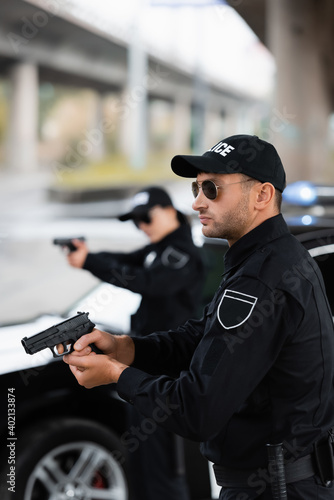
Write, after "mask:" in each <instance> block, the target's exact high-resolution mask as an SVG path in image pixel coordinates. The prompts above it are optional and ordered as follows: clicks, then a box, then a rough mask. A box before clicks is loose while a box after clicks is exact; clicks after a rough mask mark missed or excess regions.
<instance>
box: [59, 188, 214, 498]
mask: <svg viewBox="0 0 334 500" xmlns="http://www.w3.org/2000/svg"><path fill="white" fill-rule="evenodd" d="M119 219H120V220H121V221H127V220H132V221H133V222H134V223H135V224H136V226H137V227H138V228H139V229H141V230H142V231H143V232H144V233H145V234H146V235H147V236H148V238H149V240H150V244H148V245H146V246H145V247H144V248H141V249H140V250H137V251H134V252H131V253H115V252H100V253H90V252H89V250H88V247H87V245H86V244H85V243H84V242H82V241H80V240H75V246H76V247H77V250H76V251H75V252H72V253H70V254H68V256H67V259H68V262H69V264H70V265H72V266H74V267H78V268H83V269H86V270H88V271H90V272H91V273H92V274H93V275H94V276H96V277H98V278H99V279H101V280H103V281H105V282H109V283H113V284H114V285H116V286H120V287H122V288H127V289H129V290H131V291H133V292H137V293H139V294H141V296H142V299H141V303H140V306H139V308H138V310H137V311H136V313H135V314H134V315H133V316H132V318H131V330H132V334H133V335H136V336H140V337H141V336H144V335H147V334H149V333H151V332H153V331H157V330H166V329H169V328H176V327H177V326H178V325H179V324H181V323H183V322H185V321H186V320H187V319H188V318H189V317H191V316H193V315H196V313H197V312H198V311H197V309H198V307H199V305H200V298H201V288H202V286H203V279H204V268H203V263H202V259H201V256H200V253H199V249H198V248H197V247H196V246H195V245H194V243H193V241H192V236H191V228H190V225H189V223H188V221H187V219H186V217H185V216H184V215H183V214H182V213H181V212H179V211H177V210H176V209H175V207H174V206H173V204H172V201H171V198H170V196H169V195H168V193H167V192H166V191H165V190H164V189H162V188H160V187H156V186H151V187H147V188H144V189H142V190H141V191H139V192H138V193H137V194H136V195H135V196H134V198H133V200H132V208H131V211H130V212H128V213H126V214H123V215H121V216H120V217H119ZM128 427H129V428H130V430H131V429H132V430H133V432H130V433H129V436H127V442H128V443H129V460H130V465H131V479H132V482H133V490H134V496H135V498H136V500H157V499H159V500H164V499H166V500H173V499H175V500H187V499H188V498H189V492H188V486H187V483H186V479H185V471H184V464H183V463H182V461H183V457H182V455H183V442H182V439H181V438H180V437H179V436H175V435H173V434H171V433H170V432H168V431H166V430H164V429H162V428H159V427H157V426H154V428H153V427H150V428H147V429H146V428H145V420H144V417H142V416H141V415H140V414H139V413H138V411H137V410H136V409H132V407H131V408H130V409H129V426H128ZM135 429H139V431H135Z"/></svg>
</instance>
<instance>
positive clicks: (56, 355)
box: [50, 342, 73, 358]
mask: <svg viewBox="0 0 334 500" xmlns="http://www.w3.org/2000/svg"><path fill="white" fill-rule="evenodd" d="M62 346H63V348H64V352H62V353H61V354H60V353H59V352H58V351H57V348H56V346H53V347H50V349H51V352H52V354H53V357H54V358H62V357H63V356H65V354H70V353H71V352H72V351H73V348H72V346H71V345H68V344H66V342H62Z"/></svg>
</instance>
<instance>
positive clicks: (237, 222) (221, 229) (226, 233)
mask: <svg viewBox="0 0 334 500" xmlns="http://www.w3.org/2000/svg"><path fill="white" fill-rule="evenodd" d="M248 222H249V208H248V199H247V197H245V198H244V199H243V201H242V203H240V205H239V206H238V207H236V208H235V209H233V210H227V211H225V212H224V213H223V214H222V215H221V216H220V217H219V218H218V217H217V218H216V219H211V225H210V226H209V225H207V226H203V228H202V232H203V234H204V236H207V237H208V238H220V239H224V240H228V241H231V242H235V241H237V240H238V239H240V238H241V237H242V236H243V235H244V234H245V233H246V232H247V227H248Z"/></svg>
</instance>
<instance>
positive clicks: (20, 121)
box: [6, 62, 38, 172]
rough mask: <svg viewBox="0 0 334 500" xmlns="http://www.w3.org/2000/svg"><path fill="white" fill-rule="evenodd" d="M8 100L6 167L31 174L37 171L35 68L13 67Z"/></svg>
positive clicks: (22, 64) (29, 66)
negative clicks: (9, 98)
mask: <svg viewBox="0 0 334 500" xmlns="http://www.w3.org/2000/svg"><path fill="white" fill-rule="evenodd" d="M10 85H11V100H10V107H9V131H8V143H7V161H6V163H7V165H8V166H9V168H10V169H12V170H16V171H21V172H32V171H36V170H37V169H38V68H37V66H36V65H35V64H32V63H27V62H25V63H18V64H15V65H14V66H13V67H12V69H11V72H10Z"/></svg>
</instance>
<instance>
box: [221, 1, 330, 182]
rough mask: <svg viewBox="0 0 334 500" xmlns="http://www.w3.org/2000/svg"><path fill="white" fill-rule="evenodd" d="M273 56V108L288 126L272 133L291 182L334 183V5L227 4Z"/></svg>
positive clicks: (303, 3) (307, 2) (320, 2)
mask: <svg viewBox="0 0 334 500" xmlns="http://www.w3.org/2000/svg"><path fill="white" fill-rule="evenodd" d="M228 3H229V4H230V5H231V6H232V7H234V8H235V9H236V11H237V12H238V13H239V14H240V15H241V16H242V17H243V18H244V20H245V21H246V22H247V23H248V25H249V26H250V27H251V28H252V29H253V31H254V32H255V33H256V34H257V36H258V37H259V38H260V40H261V41H262V42H263V43H264V44H265V45H266V46H267V47H268V48H269V50H270V51H271V52H272V53H273V55H274V57H275V60H276V65H277V81H276V95H275V101H274V102H273V107H274V108H275V109H278V110H280V111H281V113H284V115H285V123H284V126H281V127H276V129H275V128H274V129H273V130H272V135H273V139H274V142H275V144H276V146H277V147H278V149H279V151H280V152H281V154H282V157H283V160H284V163H285V165H286V168H287V170H288V178H289V180H290V181H293V180H297V179H312V180H318V181H327V182H331V183H333V182H334V169H333V144H332V143H331V142H330V137H329V133H328V121H329V116H330V114H331V113H333V111H334V50H333V49H334V2H333V0H293V1H291V0H228ZM284 110H285V111H284Z"/></svg>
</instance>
